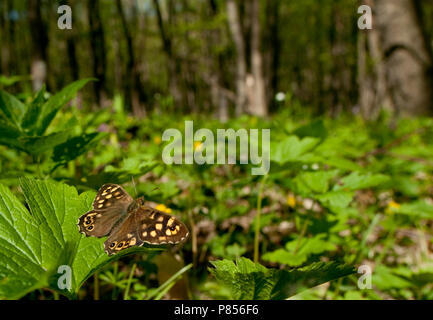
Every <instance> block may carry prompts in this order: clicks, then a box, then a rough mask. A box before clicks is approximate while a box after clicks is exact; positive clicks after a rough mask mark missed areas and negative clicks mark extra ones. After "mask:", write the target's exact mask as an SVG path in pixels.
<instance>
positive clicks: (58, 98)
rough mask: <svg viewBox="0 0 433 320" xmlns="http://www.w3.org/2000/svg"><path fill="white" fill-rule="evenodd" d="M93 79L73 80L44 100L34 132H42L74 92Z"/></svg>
mask: <svg viewBox="0 0 433 320" xmlns="http://www.w3.org/2000/svg"><path fill="white" fill-rule="evenodd" d="M92 80H94V79H82V80H78V81H75V82H73V83H71V84H69V85H67V86H66V87H64V88H63V89H62V90H60V91H59V92H58V93H56V94H55V95H53V96H52V97H51V98H50V99H48V101H47V102H45V103H44V104H43V106H42V108H41V114H40V116H39V118H38V125H37V131H36V133H37V134H38V135H42V134H44V132H45V131H46V130H47V128H48V126H49V125H50V123H51V121H52V120H53V119H54V117H55V116H56V114H57V112H58V111H59V110H60V109H61V108H62V107H63V106H64V105H65V104H66V103H67V102H69V101H70V100H71V99H72V98H73V97H74V96H75V94H76V93H77V92H78V90H80V89H81V88H82V87H84V86H85V85H86V84H87V83H88V82H89V81H92Z"/></svg>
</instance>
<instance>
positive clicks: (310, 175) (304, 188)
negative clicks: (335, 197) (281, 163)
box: [290, 170, 338, 196]
mask: <svg viewBox="0 0 433 320" xmlns="http://www.w3.org/2000/svg"><path fill="white" fill-rule="evenodd" d="M337 174H338V170H331V171H317V172H302V173H300V174H298V175H297V176H296V177H295V179H293V180H292V181H290V185H292V189H293V190H294V191H295V192H296V193H298V194H302V195H305V196H308V195H309V194H310V193H311V192H313V193H325V192H326V191H328V189H329V182H330V180H331V179H332V178H334V177H335V176H336V175H337Z"/></svg>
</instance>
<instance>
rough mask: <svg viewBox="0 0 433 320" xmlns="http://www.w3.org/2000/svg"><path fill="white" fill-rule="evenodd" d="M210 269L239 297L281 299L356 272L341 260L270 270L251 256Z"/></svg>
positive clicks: (216, 265)
mask: <svg viewBox="0 0 433 320" xmlns="http://www.w3.org/2000/svg"><path fill="white" fill-rule="evenodd" d="M211 263H212V265H213V266H214V268H211V269H210V272H211V273H212V274H213V275H214V276H215V278H216V279H217V280H218V281H219V282H220V283H221V284H222V285H224V286H226V287H227V288H229V289H230V291H231V295H232V298H233V299H235V300H239V299H241V300H247V299H248V300H251V299H253V300H270V299H272V300H281V299H287V298H289V297H291V296H293V295H295V294H297V293H299V292H301V291H303V290H306V289H308V288H311V287H315V286H317V285H319V284H322V283H325V282H328V281H331V280H335V279H337V278H340V277H344V276H347V275H350V274H353V273H355V272H356V271H355V269H354V268H353V267H351V266H348V265H342V264H339V263H337V262H328V263H325V262H317V263H313V264H311V265H309V266H306V267H302V268H295V269H290V270H285V269H282V270H281V269H268V268H266V267H264V266H262V265H261V264H259V263H254V262H252V261H251V260H249V259H247V258H239V259H236V263H235V262H234V261H231V260H226V259H224V260H218V261H212V262H211Z"/></svg>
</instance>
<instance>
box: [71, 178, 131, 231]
mask: <svg viewBox="0 0 433 320" xmlns="http://www.w3.org/2000/svg"><path fill="white" fill-rule="evenodd" d="M133 202H134V199H133V198H132V197H131V196H130V195H129V194H128V193H127V192H126V191H125V190H124V189H123V188H122V187H121V186H119V185H117V184H105V185H103V186H102V187H101V188H100V189H99V191H98V193H97V195H96V197H95V200H94V201H93V210H91V211H89V212H87V213H85V214H83V215H82V216H81V217H80V218H79V219H78V228H79V230H80V232H81V233H83V234H85V235H86V236H91V237H98V238H100V237H103V236H106V235H108V234H109V233H110V232H111V230H112V229H113V227H114V226H115V225H116V224H117V223H118V222H119V221H121V220H122V219H123V218H124V217H125V215H126V214H127V212H128V207H129V206H130V205H131V204H132V203H133Z"/></svg>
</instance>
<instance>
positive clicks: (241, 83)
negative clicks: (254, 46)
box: [227, 0, 247, 116]
mask: <svg viewBox="0 0 433 320" xmlns="http://www.w3.org/2000/svg"><path fill="white" fill-rule="evenodd" d="M227 16H228V23H229V28H230V32H231V35H232V38H233V41H234V43H235V46H236V107H235V111H236V115H237V116H240V115H241V114H242V113H243V112H244V111H245V108H246V103H247V90H246V78H247V64H246V53H245V41H244V38H243V35H242V28H241V23H240V17H239V11H238V8H237V4H236V2H235V1H234V0H228V1H227Z"/></svg>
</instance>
